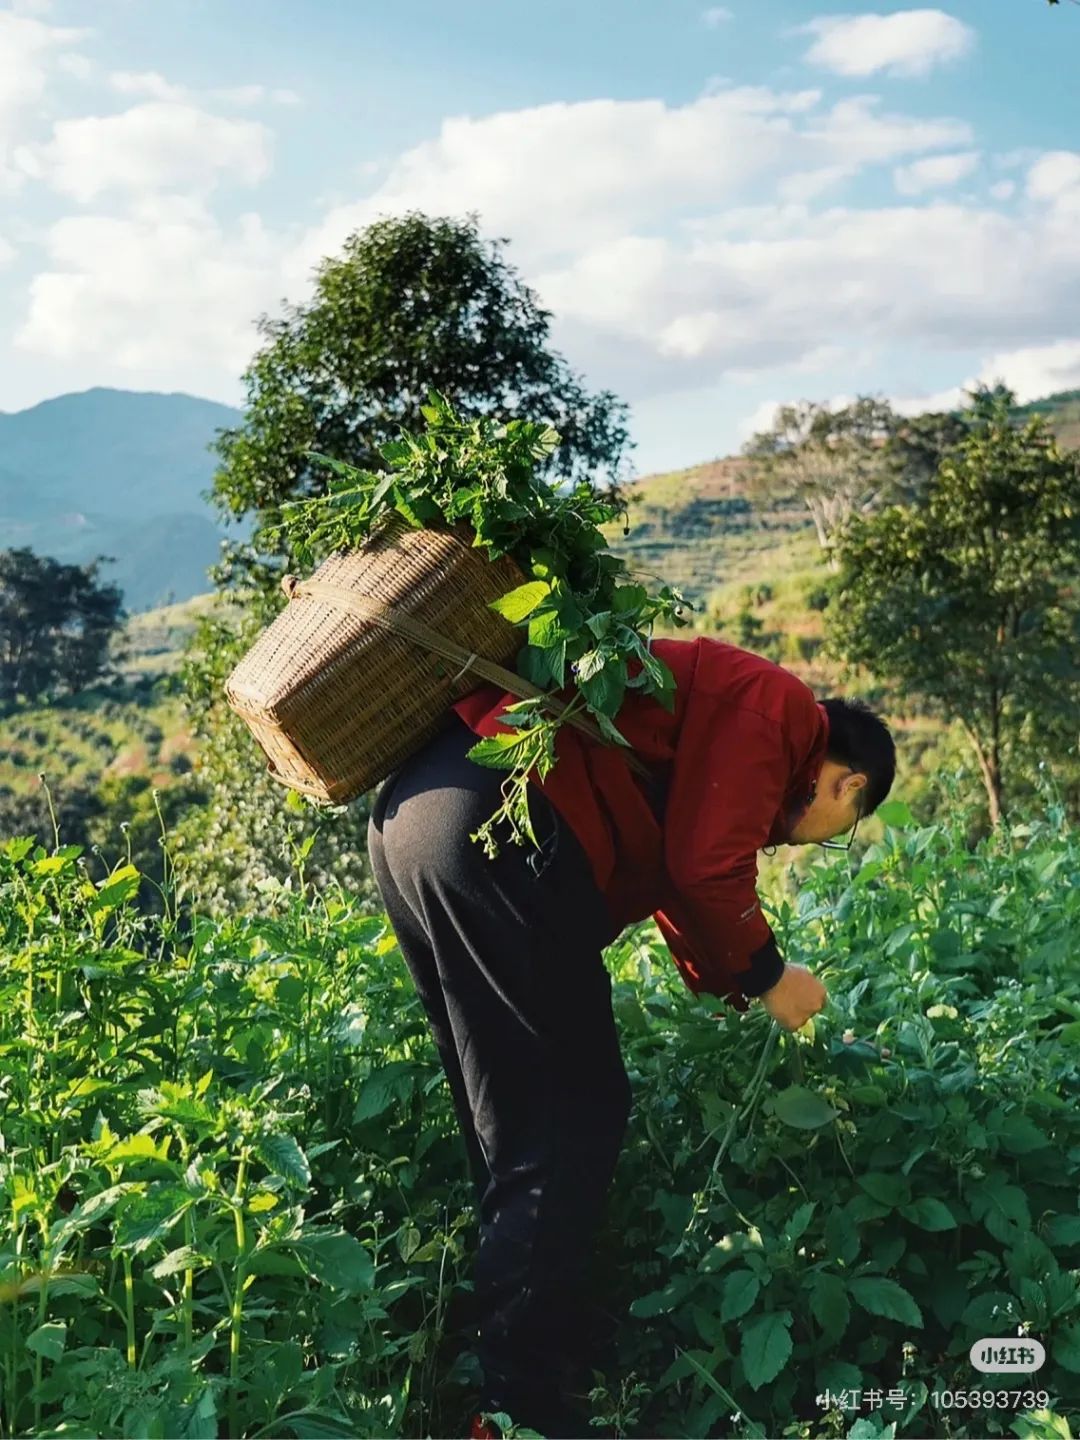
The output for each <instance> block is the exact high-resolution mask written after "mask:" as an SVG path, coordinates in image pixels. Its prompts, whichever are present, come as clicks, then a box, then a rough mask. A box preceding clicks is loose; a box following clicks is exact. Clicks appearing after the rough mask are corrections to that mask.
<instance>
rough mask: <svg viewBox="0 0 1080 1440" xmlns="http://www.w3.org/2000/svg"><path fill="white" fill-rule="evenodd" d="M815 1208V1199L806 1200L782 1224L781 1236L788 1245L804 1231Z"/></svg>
mask: <svg viewBox="0 0 1080 1440" xmlns="http://www.w3.org/2000/svg"><path fill="white" fill-rule="evenodd" d="M816 1209H817V1201H816V1200H808V1201H807V1202H806V1204H805V1205H800V1206H799V1208H798V1209H797V1210H796V1211H795V1213H794V1215H792V1217H791V1219H790V1220H789V1221H788V1222H787V1224H786V1225H785V1226H784V1231H783V1238H784V1240H786V1241H787V1243H788V1244H789V1245H793V1244H794V1243H795V1241H796V1240H799V1239H801V1238H802V1236H803V1235H805V1233H806V1229H807V1226H808V1225H809V1224H810V1221H811V1220H812V1219H813V1218H814V1211H815V1210H816Z"/></svg>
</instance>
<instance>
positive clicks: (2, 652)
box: [0, 548, 123, 703]
mask: <svg viewBox="0 0 1080 1440" xmlns="http://www.w3.org/2000/svg"><path fill="white" fill-rule="evenodd" d="M103 563H104V557H99V558H98V559H97V560H94V561H93V562H92V563H91V564H89V565H64V564H62V563H61V562H60V561H58V560H52V559H50V558H48V557H47V556H43V555H35V554H34V552H33V551H32V550H29V549H26V548H23V549H19V550H4V551H0V702H3V703H11V702H12V701H13V700H15V699H17V698H18V697H19V696H22V697H24V698H25V699H28V700H35V699H37V698H38V697H39V696H41V695H43V694H45V693H46V692H47V691H48V692H50V693H63V692H64V691H67V692H69V693H71V694H74V693H75V692H76V691H78V690H83V689H85V688H86V686H87V685H89V684H91V682H92V681H94V680H96V679H97V678H98V677H99V676H100V675H101V674H103V673H104V671H105V669H106V667H107V665H108V659H109V646H110V642H111V641H112V638H113V635H114V633H115V632H116V630H117V628H118V627H119V625H120V623H121V620H122V619H123V610H122V599H123V597H122V594H121V592H120V590H119V589H118V588H117V587H116V586H115V585H102V584H100V583H99V581H98V571H99V570H100V567H101V565H102V564H103Z"/></svg>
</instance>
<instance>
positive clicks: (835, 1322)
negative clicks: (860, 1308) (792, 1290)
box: [810, 1270, 851, 1341]
mask: <svg viewBox="0 0 1080 1440" xmlns="http://www.w3.org/2000/svg"><path fill="white" fill-rule="evenodd" d="M810 1309H811V1311H812V1312H813V1315H814V1319H815V1320H816V1321H817V1322H818V1324H819V1325H820V1326H821V1328H822V1329H823V1330H824V1331H825V1333H826V1335H827V1337H828V1339H829V1340H830V1341H836V1340H839V1339H840V1337H841V1335H843V1333H844V1331H845V1330H846V1329H847V1327H848V1321H849V1320H850V1319H851V1305H850V1303H849V1301H848V1297H847V1289H846V1287H845V1285H844V1282H843V1281H842V1280H841V1279H840V1277H839V1276H838V1275H830V1274H828V1273H827V1272H826V1271H824V1270H819V1271H818V1273H817V1274H816V1275H815V1276H814V1279H813V1284H812V1286H811V1289H810Z"/></svg>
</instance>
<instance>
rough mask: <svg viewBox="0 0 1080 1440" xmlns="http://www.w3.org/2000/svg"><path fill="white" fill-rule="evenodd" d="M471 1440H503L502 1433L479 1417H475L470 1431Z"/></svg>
mask: <svg viewBox="0 0 1080 1440" xmlns="http://www.w3.org/2000/svg"><path fill="white" fill-rule="evenodd" d="M469 1440H502V1436H501V1433H500V1431H498V1430H496V1429H495V1427H494V1426H493V1425H489V1424H488V1423H487V1421H486V1420H482V1419H481V1418H480V1416H479V1415H474V1416H473V1422H472V1429H471V1430H470V1431H469Z"/></svg>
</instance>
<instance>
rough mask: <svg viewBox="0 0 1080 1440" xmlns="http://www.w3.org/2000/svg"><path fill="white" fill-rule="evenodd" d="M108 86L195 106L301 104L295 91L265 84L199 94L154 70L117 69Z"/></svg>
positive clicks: (153, 98)
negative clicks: (212, 104) (205, 103)
mask: <svg viewBox="0 0 1080 1440" xmlns="http://www.w3.org/2000/svg"><path fill="white" fill-rule="evenodd" d="M109 84H110V86H111V87H112V89H114V90H116V91H118V92H119V93H120V94H121V95H147V96H149V97H150V99H152V100H164V101H168V102H172V103H176V104H180V103H183V102H186V101H190V102H191V103H193V104H197V103H199V101H200V100H208V101H214V102H217V103H218V104H222V105H236V106H239V107H241V108H249V107H251V106H254V105H299V104H300V96H299V95H298V94H297V93H296V91H295V90H283V89H270V88H268V87H267V86H265V85H232V86H227V87H225V88H224V89H219V90H205V91H198V90H192V89H191V88H189V87H188V86H187V85H177V84H174V82H173V81H171V80H166V78H165V77H164V75H160V74H159V73H158V72H157V71H156V70H139V71H131V70H116V71H114V72H113V73H112V74H111V75H110V76H109Z"/></svg>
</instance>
